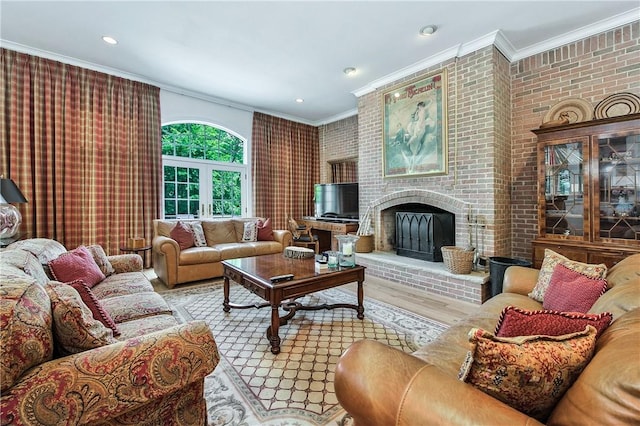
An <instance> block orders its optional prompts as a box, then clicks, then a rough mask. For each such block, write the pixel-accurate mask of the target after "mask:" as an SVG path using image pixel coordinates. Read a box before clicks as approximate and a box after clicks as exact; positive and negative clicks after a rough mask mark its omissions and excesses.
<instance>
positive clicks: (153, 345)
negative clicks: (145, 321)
mask: <svg viewBox="0 0 640 426" xmlns="http://www.w3.org/2000/svg"><path fill="white" fill-rule="evenodd" d="M219 359H220V358H219V354H218V350H217V347H216V343H215V341H214V339H213V336H212V334H211V330H210V329H209V327H208V326H207V324H206V323H205V322H203V321H194V322H191V323H188V324H182V325H178V326H175V327H171V328H168V329H166V330H161V331H158V332H154V333H150V334H147V335H144V336H140V337H135V338H131V339H128V340H125V341H122V342H118V343H114V344H111V345H107V346H103V347H100V348H97V349H92V350H89V351H85V352H81V353H79V354H75V355H71V356H67V357H63V358H58V359H55V360H52V361H49V362H45V363H42V364H40V365H39V366H37V367H34V368H32V369H31V370H29V371H28V372H27V373H26V374H25V375H24V376H23V377H22V378H20V380H19V381H18V382H17V383H16V384H15V385H14V386H13V387H12V388H10V389H9V390H8V391H7V392H5V393H4V394H3V395H2V397H1V399H0V407H1V413H2V414H1V416H2V417H1V418H0V423H1V424H14V423H15V424H36V423H37V424H51V425H54V424H91V423H99V422H100V421H103V420H105V419H108V418H113V417H117V416H118V415H121V414H123V413H126V412H128V411H131V410H134V409H136V408H139V407H141V406H143V405H145V404H147V403H149V402H150V401H153V400H157V399H160V398H162V397H164V396H166V395H170V394H172V393H174V392H177V391H179V390H180V389H181V388H183V387H185V386H186V385H188V384H190V383H192V382H196V381H198V380H202V379H203V378H204V377H205V376H206V375H208V374H209V373H211V372H212V371H213V369H214V368H215V366H216V365H217V363H218V361H219Z"/></svg>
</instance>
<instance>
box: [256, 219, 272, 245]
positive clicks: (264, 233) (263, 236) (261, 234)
mask: <svg viewBox="0 0 640 426" xmlns="http://www.w3.org/2000/svg"><path fill="white" fill-rule="evenodd" d="M258 241H273V228H272V227H271V218H268V219H267V220H265V221H264V222H263V221H262V219H259V220H258Z"/></svg>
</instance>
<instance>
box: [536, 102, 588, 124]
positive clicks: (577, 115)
mask: <svg viewBox="0 0 640 426" xmlns="http://www.w3.org/2000/svg"><path fill="white" fill-rule="evenodd" d="M567 119H568V120H569V123H580V122H581V121H589V120H591V119H593V106H592V105H591V103H590V102H588V101H586V100H584V99H581V98H568V99H564V100H562V101H560V102H558V103H557V104H555V105H554V106H552V107H551V109H550V110H549V111H547V114H546V115H545V116H544V119H543V120H542V124H543V126H545V124H547V125H548V124H552V123H551V122H557V125H561V124H568V123H567V122H566V121H567Z"/></svg>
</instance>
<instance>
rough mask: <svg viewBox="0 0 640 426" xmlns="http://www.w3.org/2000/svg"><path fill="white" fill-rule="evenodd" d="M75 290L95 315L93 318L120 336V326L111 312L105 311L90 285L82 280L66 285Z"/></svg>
mask: <svg viewBox="0 0 640 426" xmlns="http://www.w3.org/2000/svg"><path fill="white" fill-rule="evenodd" d="M65 284H67V285H70V286H71V287H73V288H75V289H76V291H77V292H78V294H80V298H81V299H82V301H83V302H84V304H85V305H87V307H88V308H89V310H90V311H91V313H92V314H93V318H94V319H96V320H98V321H100V322H101V323H102V324H104V326H105V327H109V328H110V329H111V330H113V335H114V336H119V335H120V330H118V326H117V325H116V323H115V321H114V320H113V318H111V315H109V312H107V311H105V310H104V307H103V306H102V304H101V303H100V301H99V300H98V299H97V298H96V296H95V294H93V292H92V291H91V289H90V288H89V286H88V285H86V284H85V283H84V282H83V281H82V280H76V281H72V282H70V283H65Z"/></svg>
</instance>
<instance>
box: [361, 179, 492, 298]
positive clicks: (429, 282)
mask: <svg viewBox="0 0 640 426" xmlns="http://www.w3.org/2000/svg"><path fill="white" fill-rule="evenodd" d="M419 205H422V206H424V207H425V209H428V208H429V207H436V208H438V209H441V210H444V211H448V212H451V213H453V215H454V216H455V241H456V245H458V246H465V245H468V244H470V243H474V241H473V238H472V240H470V238H469V236H470V235H472V237H473V236H474V234H473V233H470V232H469V229H472V230H473V229H474V226H476V224H475V222H473V223H470V222H469V220H470V219H473V215H472V213H471V211H472V210H473V209H472V206H471V204H470V203H467V202H465V201H463V200H460V199H458V198H455V197H451V196H448V195H446V194H441V193H438V192H435V191H431V190H420V189H407V190H399V191H394V192H392V193H390V194H387V195H384V196H382V197H380V198H378V199H375V200H373V201H372V203H371V205H370V214H371V217H372V224H373V227H374V229H375V239H374V241H375V243H374V244H375V249H374V252H372V253H358V254H357V255H356V257H357V261H358V263H359V264H361V265H363V266H366V267H367V269H368V270H367V273H368V274H373V275H375V276H379V277H383V278H386V279H389V280H391V281H397V282H401V283H403V284H406V285H409V286H411V287H414V288H419V289H424V290H425V291H428V292H431V293H436V294H440V295H443V296H447V297H452V298H456V299H460V300H464V301H467V302H472V303H481V302H482V301H483V300H484V299H485V298H486V292H487V288H486V287H487V285H488V275H487V274H486V273H484V272H472V273H471V274H468V275H456V274H452V273H450V272H448V271H447V270H446V268H445V267H444V264H443V263H442V262H429V261H425V260H418V259H412V258H407V257H403V256H398V255H397V254H396V253H395V248H396V247H395V237H396V234H395V233H396V230H395V225H396V223H395V212H396V211H398V210H399V209H403V208H405V207H406V206H412V207H414V208H415V207H416V206H419Z"/></svg>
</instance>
